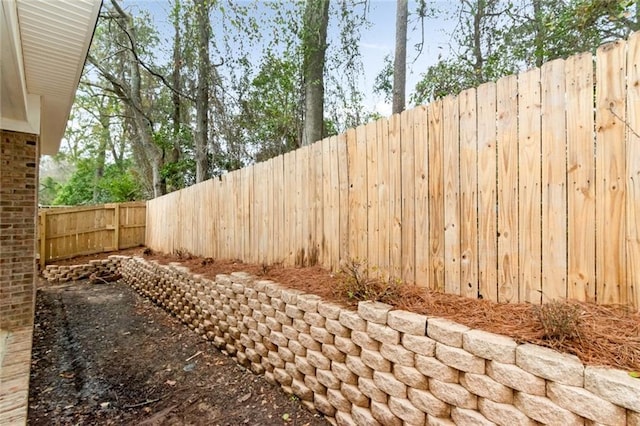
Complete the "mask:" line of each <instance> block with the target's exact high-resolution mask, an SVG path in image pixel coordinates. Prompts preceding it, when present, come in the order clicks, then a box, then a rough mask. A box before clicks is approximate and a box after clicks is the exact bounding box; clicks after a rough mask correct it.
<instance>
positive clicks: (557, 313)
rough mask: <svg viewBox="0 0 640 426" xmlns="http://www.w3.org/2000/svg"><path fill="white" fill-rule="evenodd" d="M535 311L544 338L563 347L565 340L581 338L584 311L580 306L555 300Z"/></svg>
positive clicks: (538, 307) (537, 307) (536, 308)
mask: <svg viewBox="0 0 640 426" xmlns="http://www.w3.org/2000/svg"><path fill="white" fill-rule="evenodd" d="M534 311H535V313H536V316H537V318H538V320H539V321H540V323H541V324H542V328H543V330H544V335H543V338H544V339H545V340H550V341H554V342H557V344H559V345H561V344H562V343H564V341H565V340H570V339H574V338H579V337H580V331H581V326H582V309H581V308H580V305H578V304H574V303H569V302H566V301H557V300H554V301H552V302H549V303H545V304H544V305H541V306H536V307H534Z"/></svg>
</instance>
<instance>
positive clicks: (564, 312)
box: [56, 248, 640, 371]
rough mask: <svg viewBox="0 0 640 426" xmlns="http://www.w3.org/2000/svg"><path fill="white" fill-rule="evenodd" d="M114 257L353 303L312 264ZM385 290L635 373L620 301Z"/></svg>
mask: <svg viewBox="0 0 640 426" xmlns="http://www.w3.org/2000/svg"><path fill="white" fill-rule="evenodd" d="M110 254H114V253H103V254H99V255H92V256H83V257H82V258H75V259H70V260H66V261H62V262H56V263H57V264H81V263H87V262H88V260H90V259H96V258H105V257H107V256H108V255H110ZM117 254H126V255H137V256H143V257H145V258H146V259H147V260H157V261H158V262H159V263H161V264H167V263H169V262H180V263H181V264H182V265H183V266H186V267H188V268H189V269H190V271H191V272H192V273H194V274H200V275H203V276H205V277H207V278H211V279H213V278H215V276H216V275H217V274H230V273H232V272H239V271H242V272H247V273H249V274H252V275H255V276H257V277H260V278H264V279H268V280H272V281H275V282H278V283H280V284H282V285H284V286H287V287H291V288H296V289H299V290H302V291H305V292H308V293H313V294H317V295H319V296H321V297H323V298H324V299H326V300H331V301H334V302H337V303H339V304H341V305H343V306H345V307H354V306H356V305H357V300H354V299H352V298H349V297H347V294H346V293H345V291H344V290H345V285H344V282H345V281H350V280H351V278H352V277H351V276H350V275H348V274H347V275H344V274H333V273H330V272H328V271H326V270H324V269H322V268H320V267H304V268H298V267H284V266H282V265H272V266H265V265H257V264H249V263H243V262H241V261H239V260H219V259H215V260H214V259H211V258H206V259H204V258H200V257H194V256H191V255H189V254H184V255H181V256H178V255H167V254H158V253H153V252H150V251H149V250H146V252H145V249H144V248H136V249H129V250H124V251H120V252H118V253H117ZM351 281H353V280H351ZM368 284H371V283H368ZM383 287H385V286H384V285H383ZM392 287H393V288H392V289H391V291H390V292H389V291H385V289H383V291H381V292H380V293H378V294H375V296H376V297H374V298H377V299H379V300H381V301H383V302H386V303H389V304H391V305H394V307H395V308H397V309H404V310H407V311H412V312H416V313H420V314H425V315H429V316H437V317H442V318H447V319H450V320H452V321H455V322H457V323H460V324H464V325H466V326H468V327H471V328H477V329H481V330H485V331H489V332H493V333H497V334H502V335H505V336H509V337H512V338H513V339H515V340H516V341H517V342H520V343H524V342H529V343H534V344H537V345H540V346H546V347H551V348H553V349H556V350H558V351H561V352H565V353H569V354H573V355H576V356H577V357H578V358H579V359H580V360H581V361H582V362H583V363H585V364H588V365H601V366H609V367H615V368H619V369H622V370H628V371H640V313H639V312H637V311H631V310H630V309H629V308H626V307H624V306H612V305H609V306H605V305H595V304H592V303H583V302H575V301H570V302H552V303H551V304H547V305H544V307H540V306H535V305H531V304H527V303H495V302H491V301H488V300H478V299H469V298H465V297H461V296H455V295H449V294H442V293H436V292H433V291H430V290H428V289H425V288H422V287H417V286H413V285H402V284H400V285H393V286H392ZM378 290H380V289H379V288H378ZM386 290H389V289H388V288H386ZM378 296H380V297H378ZM543 311H544V312H543ZM545 325H546V328H545ZM548 336H552V337H548Z"/></svg>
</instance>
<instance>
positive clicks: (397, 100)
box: [392, 0, 408, 114]
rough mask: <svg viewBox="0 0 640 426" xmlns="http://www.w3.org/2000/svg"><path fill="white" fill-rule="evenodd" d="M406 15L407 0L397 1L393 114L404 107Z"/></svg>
mask: <svg viewBox="0 0 640 426" xmlns="http://www.w3.org/2000/svg"><path fill="white" fill-rule="evenodd" d="M407 15H408V0H398V5H397V9H396V55H395V60H394V62H393V107H392V112H393V113H394V114H398V113H401V112H402V111H404V107H405V93H406V80H407Z"/></svg>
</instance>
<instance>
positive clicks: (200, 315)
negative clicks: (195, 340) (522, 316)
mask: <svg viewBox="0 0 640 426" xmlns="http://www.w3.org/2000/svg"><path fill="white" fill-rule="evenodd" d="M110 260H111V261H112V262H113V263H114V264H116V265H118V269H119V271H120V273H121V274H122V276H123V279H124V280H125V281H126V282H127V283H128V284H129V285H131V286H132V287H133V288H134V289H136V290H137V291H138V292H139V293H141V294H143V295H145V296H146V297H149V298H151V299H152V300H153V301H154V302H155V303H157V304H159V305H160V306H162V307H164V308H165V309H166V310H168V311H170V312H171V313H173V314H174V315H176V316H177V317H178V318H180V319H181V320H182V321H183V322H184V323H185V324H187V325H188V326H189V327H190V328H191V329H193V330H195V331H197V332H198V333H200V334H202V335H203V336H205V337H206V338H207V339H209V340H211V341H213V343H214V344H215V346H216V347H218V348H220V349H221V350H223V351H225V352H226V353H228V354H229V355H230V356H232V357H234V358H235V359H236V360H237V362H238V363H240V364H241V365H243V366H245V367H247V368H249V369H251V370H252V371H253V372H254V373H256V374H262V375H264V377H265V378H266V379H267V380H268V381H269V382H271V383H274V384H279V385H280V386H281V387H282V389H283V390H284V391H285V392H288V393H291V394H295V395H296V396H298V397H299V398H300V399H301V400H302V401H303V403H304V404H305V405H306V406H307V407H308V408H309V409H312V410H313V409H315V410H317V411H319V412H321V413H323V414H324V415H325V416H326V417H327V419H328V420H329V421H331V422H332V423H337V424H339V425H366V426H371V425H378V424H382V425H425V424H428V425H452V424H459V425H490V424H499V425H509V426H511V425H533V424H538V422H539V423H543V424H555V425H582V424H588V425H591V424H606V425H624V424H629V425H640V380H639V379H634V378H632V377H630V376H629V375H628V374H627V373H626V372H624V371H620V370H614V369H607V368H597V367H585V366H584V365H583V364H582V363H581V362H580V361H579V360H578V359H577V358H576V357H574V356H570V355H566V354H561V353H558V352H556V351H553V350H551V349H547V348H543V347H539V346H536V345H531V344H517V343H516V342H515V341H514V340H513V339H510V338H507V337H504V336H500V335H496V334H492V333H487V332H484V331H480V330H473V329H469V328H468V327H465V326H463V325H460V324H457V323H454V322H451V321H448V320H444V319H440V318H434V317H426V316H424V315H418V314H414V313H410V312H406V311H399V310H391V307H390V306H389V305H385V304H382V303H375V302H361V303H360V304H359V305H358V310H357V312H355V311H352V310H349V309H346V308H342V307H340V306H338V305H336V304H333V303H330V302H326V301H323V300H322V299H321V298H320V297H318V296H316V295H311V294H304V293H302V292H301V291H299V290H294V289H289V288H285V287H282V286H280V285H278V284H277V283H274V282H271V281H264V280H256V279H255V278H254V277H252V276H250V275H247V274H245V273H233V274H231V275H218V276H217V277H216V280H215V281H211V280H208V279H204V278H202V277H200V276H198V275H192V274H190V273H189V271H188V269H187V268H184V267H181V266H179V265H178V264H171V265H168V266H163V265H159V264H157V263H153V262H151V263H150V262H147V261H145V260H144V259H142V258H129V257H126V256H111V257H110Z"/></svg>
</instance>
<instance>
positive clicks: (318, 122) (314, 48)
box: [302, 0, 329, 145]
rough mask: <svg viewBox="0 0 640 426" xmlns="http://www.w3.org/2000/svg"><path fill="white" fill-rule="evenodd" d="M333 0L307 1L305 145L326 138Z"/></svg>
mask: <svg viewBox="0 0 640 426" xmlns="http://www.w3.org/2000/svg"><path fill="white" fill-rule="evenodd" d="M328 24H329V0H307V1H306V5H305V11H304V28H303V33H302V50H303V64H302V68H303V76H304V111H303V113H304V120H303V121H304V128H303V131H302V145H310V144H312V143H313V142H315V141H318V140H320V139H322V135H323V130H324V62H325V52H326V50H327V26H328Z"/></svg>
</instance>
